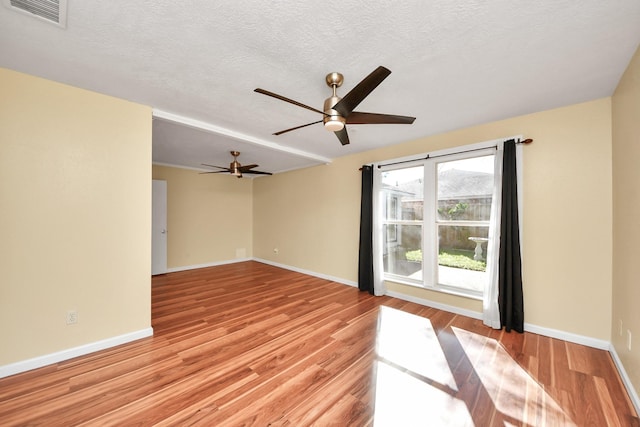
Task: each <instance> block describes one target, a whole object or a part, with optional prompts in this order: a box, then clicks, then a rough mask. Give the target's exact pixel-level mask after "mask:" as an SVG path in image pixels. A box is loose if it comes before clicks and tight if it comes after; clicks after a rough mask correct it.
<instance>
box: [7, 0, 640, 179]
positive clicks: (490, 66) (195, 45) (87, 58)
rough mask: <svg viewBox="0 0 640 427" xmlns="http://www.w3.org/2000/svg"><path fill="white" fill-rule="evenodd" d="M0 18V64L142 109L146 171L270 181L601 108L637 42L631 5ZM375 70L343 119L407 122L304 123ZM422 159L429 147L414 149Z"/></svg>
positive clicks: (300, 4)
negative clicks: (242, 170) (489, 128)
mask: <svg viewBox="0 0 640 427" xmlns="http://www.w3.org/2000/svg"><path fill="white" fill-rule="evenodd" d="M4 2H5V7H0V66H1V67H6V68H9V69H13V70H17V71H21V72H25V73H28V74H32V75H36V76H41V77H45V78H47V79H50V80H54V81H58V82H62V83H67V84H70V85H73V86H77V87H81V88H85V89H89V90H92V91H96V92H100V93H104V94H108V95H112V96H116V97H118V98H123V99H128V100H131V101H135V102H138V103H142V104H146V105H149V106H151V107H153V108H154V124H153V161H154V162H156V163H161V164H171V165H177V166H184V167H191V168H201V163H211V164H218V165H221V166H225V165H227V164H228V163H229V162H230V161H231V160H232V159H231V156H230V154H229V151H230V150H238V151H240V152H241V153H242V154H241V156H240V158H239V161H240V162H241V163H243V164H248V163H258V164H260V167H259V169H260V170H266V171H271V172H281V171H285V170H291V169H296V168H301V167H307V166H310V165H315V164H322V163H326V162H329V161H331V159H334V158H336V157H339V156H343V155H347V154H352V153H356V152H360V151H365V150H370V149H373V148H377V147H381V146H384V145H390V144H396V143H400V142H403V141H408V140H412V139H416V138H419V137H423V136H427V135H433V134H437V133H441V132H446V131H450V130H453V129H459V128H463V127H467V126H471V125H475V124H479V123H485V122H489V121H494V120H499V119H502V118H507V117H513V116H517V115H521V114H526V113H532V112H536V111H541V110H545V109H550V108H555V107H559V106H564V105H569V104H574V103H578V102H582V101H587V100H591V99H596V98H601V97H606V96H610V95H611V94H612V93H613V91H614V89H615V87H616V85H617V83H618V81H619V79H620V77H621V75H622V73H623V72H624V70H625V69H626V67H627V65H628V63H629V61H630V59H631V57H632V56H633V54H634V52H635V50H636V48H637V47H638V44H639V43H640V1H638V0H611V1H602V0H538V1H524V0H522V1H514V0H490V1H486V0H474V1H465V2H455V1H423V0H407V1H404V2H391V1H371V0H351V1H344V0H343V1H322V2H320V1H300V0H281V1H273V2H267V1H259V0H235V1H232V2H227V1H225V2H212V1H204V0H201V1H197V0H196V1H189V2H176V1H173V0H172V1H167V0H153V1H152V0H147V1H119V0H112V1H98V0H82V1H79V0H69V3H68V10H67V26H66V28H64V29H62V28H59V27H57V26H54V25H51V24H49V23H46V22H43V21H41V20H37V19H34V18H32V17H31V16H28V15H26V14H21V13H17V12H15V11H13V10H10V9H9V8H8V7H6V3H7V2H8V0H4ZM379 65H383V66H385V67H387V68H389V69H390V70H391V71H392V74H391V75H390V76H389V77H388V78H387V79H386V80H385V81H384V82H383V83H382V84H381V85H380V86H378V88H377V89H375V90H374V91H373V92H372V93H371V94H370V95H369V97H367V98H366V99H365V100H364V101H363V102H362V103H361V104H360V105H359V106H358V108H357V110H359V111H369V112H379V113H387V114H398V115H408V116H415V117H417V119H416V121H415V123H414V124H413V125H351V126H349V135H350V139H351V144H350V145H348V146H344V147H343V146H341V145H340V143H339V142H338V140H337V139H336V138H335V136H334V135H332V134H331V133H329V132H327V131H326V130H324V129H323V127H322V125H320V124H316V125H313V126H309V127H306V128H304V129H300V130H297V131H293V132H289V133H287V134H284V135H281V136H273V135H272V133H273V132H276V131H279V130H282V129H287V128H290V127H293V126H297V125H301V124H304V123H308V122H312V121H316V120H319V119H320V118H321V117H320V116H319V114H317V113H314V112H311V111H308V110H305V109H302V108H299V107H296V106H293V105H291V104H288V103H285V102H282V101H279V100H276V99H274V98H270V97H267V96H264V95H260V94H257V93H255V92H253V89H255V88H256V87H260V88H263V89H267V90H269V91H272V92H276V93H278V94H280V95H283V96H285V97H288V98H292V99H294V100H296V101H299V102H302V103H304V104H307V105H311V106H312V107H314V108H317V109H320V110H321V109H322V103H323V101H324V99H325V98H327V97H328V96H329V95H330V89H329V88H328V87H327V86H326V85H325V82H324V79H325V75H326V74H327V73H329V72H333V71H338V72H340V73H342V74H344V76H345V83H344V85H343V86H342V87H341V88H340V89H339V90H338V94H339V95H344V94H346V93H347V92H348V91H349V90H350V89H351V88H352V87H353V86H354V85H356V84H357V83H358V82H359V81H360V80H361V79H363V78H364V77H365V76H366V75H368V74H369V73H370V72H371V71H373V70H374V69H375V68H376V67H377V66H379ZM426 149H428V148H426Z"/></svg>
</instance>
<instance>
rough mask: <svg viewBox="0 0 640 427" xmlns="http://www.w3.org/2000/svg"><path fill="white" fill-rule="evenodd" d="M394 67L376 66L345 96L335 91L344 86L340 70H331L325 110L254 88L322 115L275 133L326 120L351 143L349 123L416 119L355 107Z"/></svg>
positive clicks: (328, 126) (343, 140)
mask: <svg viewBox="0 0 640 427" xmlns="http://www.w3.org/2000/svg"><path fill="white" fill-rule="evenodd" d="M389 74H391V71H389V70H388V69H387V68H385V67H382V66H380V67H378V68H376V69H375V70H374V71H373V72H372V73H371V74H369V75H368V76H367V77H365V78H364V79H363V80H362V81H361V82H360V83H358V84H357V85H356V86H355V87H354V88H353V89H351V91H350V92H349V93H347V94H346V95H345V96H344V97H343V98H340V97H339V96H338V95H337V94H336V89H337V88H339V87H340V86H342V83H343V82H344V76H343V75H342V74H340V73H335V72H334V73H329V74H327V77H326V78H325V82H326V83H327V86H329V87H330V88H331V90H332V91H333V95H332V96H330V97H329V98H327V99H326V100H325V101H324V107H323V111H320V110H317V109H315V108H313V107H310V106H308V105H305V104H302V103H300V102H298V101H294V100H292V99H289V98H285V97H284V96H282V95H278V94H275V93H273V92H269V91H267V90H264V89H260V88H257V89H255V90H254V92H258V93H261V94H263V95H267V96H271V97H273V98H276V99H279V100H281V101H285V102H288V103H290V104H293V105H297V106H298V107H302V108H305V109H307V110H311V111H314V112H316V113H320V114H322V115H323V117H322V120H320V121H315V122H311V123H307V124H304V125H300V126H296V127H293V128H289V129H285V130H282V131H279V132H276V133H274V135H282V134H283V133H287V132H290V131H292V130H297V129H300V128H303V127H307V126H310V125H314V124H316V123H323V124H324V128H325V129H326V130H328V131H330V132H333V133H334V134H335V135H336V137H337V138H338V140H339V141H340V143H341V144H342V145H347V144H349V134H348V133H347V127H346V125H347V124H358V125H359V124H412V123H413V121H414V120H415V119H416V118H415V117H409V116H394V115H390V114H379V113H365V112H360V111H353V110H354V108H356V107H357V106H358V104H360V103H361V102H362V101H363V100H364V99H365V98H366V97H367V96H368V95H369V94H370V93H371V92H372V91H373V90H374V89H375V88H376V87H378V85H379V84H380V83H382V81H383V80H384V79H386V78H387V77H388V76H389Z"/></svg>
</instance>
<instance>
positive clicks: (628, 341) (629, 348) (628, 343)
mask: <svg viewBox="0 0 640 427" xmlns="http://www.w3.org/2000/svg"><path fill="white" fill-rule="evenodd" d="M627 349H628V350H629V351H631V331H630V330H628V329H627Z"/></svg>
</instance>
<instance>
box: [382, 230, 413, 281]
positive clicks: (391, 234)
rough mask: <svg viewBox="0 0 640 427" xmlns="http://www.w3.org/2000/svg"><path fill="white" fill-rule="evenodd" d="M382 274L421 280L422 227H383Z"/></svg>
mask: <svg viewBox="0 0 640 427" xmlns="http://www.w3.org/2000/svg"><path fill="white" fill-rule="evenodd" d="M383 252H384V272H385V273H390V274H396V275H398V276H405V277H409V278H412V279H416V280H422V226H421V225H405V224H386V225H385V226H384V251H383Z"/></svg>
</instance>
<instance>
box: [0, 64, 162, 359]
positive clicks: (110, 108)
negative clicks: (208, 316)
mask: <svg viewBox="0 0 640 427" xmlns="http://www.w3.org/2000/svg"><path fill="white" fill-rule="evenodd" d="M0 129H1V133H0V206H1V209H0V236H2V237H1V240H0V242H1V243H0V271H2V278H1V279H0V324H1V325H2V327H0V342H1V343H2V345H1V346H0V349H1V350H0V365H4V364H9V363H13V362H17V361H22V360H25V359H29V358H33V357H37V356H42V355H46V354H50V353H53V352H56V351H60V350H64V349H69V348H73V347H76V346H80V345H84V344H88V343H92V342H95V341H98V340H102V339H107V338H112V337H115V336H118V335H122V334H126V333H131V332H138V331H141V330H144V329H146V328H149V327H150V326H151V312H150V311H151V299H150V273H151V267H150V265H151V249H150V244H149V242H150V239H151V209H150V206H151V109H150V108H148V107H145V106H141V105H137V104H133V103H130V102H126V101H123V100H118V99H115V98H111V97H107V96H102V95H99V94H96V93H91V92H88V91H84V90H80V89H76V88H73V87H70V86H65V85H62V84H58V83H53V82H51V81H47V80H43V79H39V78H35V77H31V76H27V75H25V74H19V73H16V72H13V71H9V70H6V69H0ZM70 309H75V310H77V312H78V316H79V321H78V323H77V324H75V325H66V322H65V320H66V313H67V310H70Z"/></svg>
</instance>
